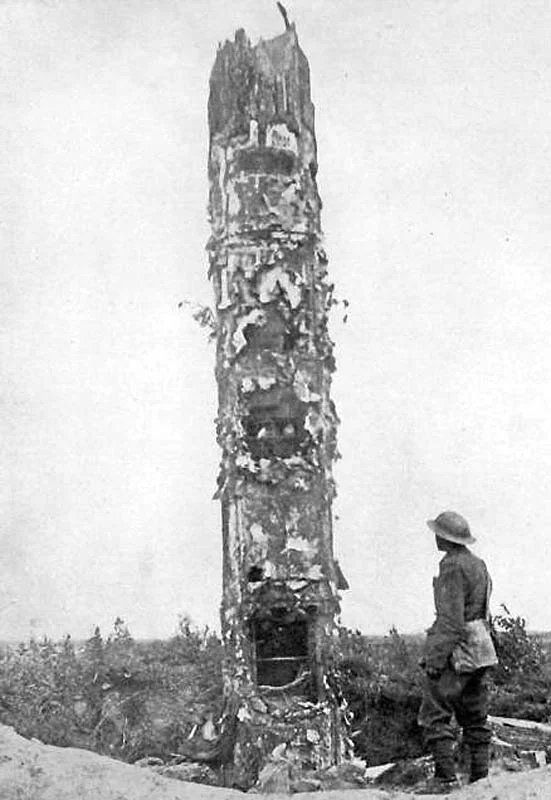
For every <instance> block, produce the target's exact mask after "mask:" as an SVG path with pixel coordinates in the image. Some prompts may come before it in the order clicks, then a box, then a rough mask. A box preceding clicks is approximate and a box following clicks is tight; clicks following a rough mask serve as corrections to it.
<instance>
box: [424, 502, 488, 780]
mask: <svg viewBox="0 0 551 800" xmlns="http://www.w3.org/2000/svg"><path fill="white" fill-rule="evenodd" d="M427 525H428V527H429V528H430V529H431V530H432V531H433V532H434V534H435V540H436V547H437V548H438V550H440V551H441V552H443V553H444V557H443V558H442V560H441V562H440V570H439V574H438V577H436V578H434V579H433V589H434V603H435V607H436V619H435V621H434V623H433V625H432V626H431V627H430V628H429V630H428V631H427V638H426V643H425V649H424V655H423V659H422V661H421V666H422V667H424V670H425V673H426V679H425V692H424V697H423V702H422V704H421V708H420V711H419V720H418V721H419V725H420V726H421V727H422V728H423V730H424V735H425V741H426V744H427V746H428V747H429V749H430V750H431V751H432V754H433V756H434V762H435V774H434V778H433V779H432V780H431V781H429V782H428V784H427V785H425V786H424V787H423V788H422V789H421V790H420V792H419V794H445V793H446V792H448V791H450V789H453V788H454V787H456V786H459V783H458V781H457V777H456V774H455V763H454V738H455V737H454V733H453V729H452V727H451V720H452V716H453V715H454V714H455V717H456V719H457V722H458V724H459V725H460V726H461V728H462V729H463V741H464V743H465V745H466V746H467V748H468V750H469V752H470V782H471V783H472V782H474V781H477V780H479V779H480V778H484V777H486V776H487V775H488V758H489V743H490V739H491V729H490V727H489V725H488V722H487V715H488V690H487V685H486V673H487V667H480V668H475V669H474V670H473V671H471V672H458V671H457V670H456V669H454V668H453V666H452V653H453V652H454V650H455V649H456V647H457V645H458V644H459V643H460V642H462V641H465V630H466V629H465V623H467V622H469V621H471V620H475V619H477V620H480V619H486V618H487V617H488V601H489V596H490V591H491V579H490V576H489V574H488V570H487V568H486V564H485V563H484V561H482V559H480V558H477V557H476V556H475V555H474V554H473V553H471V551H470V550H469V549H468V547H467V545H469V544H473V543H474V542H475V541H476V540H475V539H474V538H473V536H472V535H471V532H470V530H469V525H468V523H467V520H466V519H464V518H463V517H462V516H461V515H460V514H456V513H455V512H454V511H444V512H442V514H439V516H438V517H437V518H436V519H435V520H429V521H428V522H427ZM492 649H493V648H492ZM494 656H495V651H494Z"/></svg>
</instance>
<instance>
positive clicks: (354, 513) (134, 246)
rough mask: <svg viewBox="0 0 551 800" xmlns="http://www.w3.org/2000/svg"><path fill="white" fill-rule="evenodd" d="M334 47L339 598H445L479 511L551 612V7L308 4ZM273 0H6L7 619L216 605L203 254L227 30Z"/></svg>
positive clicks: (322, 109) (329, 122)
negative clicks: (452, 519)
mask: <svg viewBox="0 0 551 800" xmlns="http://www.w3.org/2000/svg"><path fill="white" fill-rule="evenodd" d="M287 9H288V12H289V16H290V18H291V19H292V20H294V21H295V22H296V24H297V29H298V34H299V39H300V42H301V45H302V47H303V49H304V51H305V53H306V55H307V57H308V59H309V61H310V67H311V72H312V92H313V100H314V103H315V105H316V115H317V123H316V124H317V139H318V147H319V164H320V167H319V176H318V180H319V189H320V193H321V196H322V199H323V202H324V210H323V216H322V222H323V228H324V231H325V238H326V249H327V251H328V255H329V258H330V271H331V275H332V278H333V280H334V281H335V283H336V289H337V295H338V296H340V297H341V298H347V299H349V300H350V302H351V307H350V310H349V319H348V322H347V323H346V324H343V323H342V320H341V318H340V316H339V315H336V316H335V319H334V320H333V326H332V335H333V338H334V339H335V341H336V356H337V372H336V374H335V379H334V390H333V397H334V399H335V402H336V404H337V409H338V412H339V415H340V417H341V419H342V424H341V427H340V433H339V441H340V450H341V453H342V460H341V461H340V462H339V463H338V464H337V466H336V469H335V474H336V479H337V482H338V491H339V495H338V499H337V502H336V503H335V506H334V510H335V514H336V515H337V517H338V519H337V520H336V523H335V550H336V555H337V557H338V558H339V560H340V562H341V566H342V568H343V571H344V573H345V575H346V576H347V578H348V580H349V583H350V586H351V588H350V590H349V591H348V592H346V593H345V596H344V598H343V622H344V623H345V624H348V625H351V626H354V627H359V628H361V629H362V630H363V631H364V632H366V633H385V632H386V631H387V630H388V629H389V628H390V626H391V625H396V626H397V627H398V629H399V630H401V631H404V632H409V631H419V630H421V629H422V628H424V627H426V626H428V625H429V624H430V622H431V619H432V596H431V591H432V589H431V577H432V575H433V574H434V573H435V571H436V569H437V564H438V555H437V553H436V551H435V549H434V544H433V539H432V535H431V533H430V532H429V531H428V529H427V528H426V526H425V520H426V519H428V518H429V517H434V516H435V515H436V514H438V513H439V511H441V510H443V509H444V508H451V509H454V510H456V511H459V512H461V513H463V514H464V515H465V516H466V517H467V518H468V520H469V521H470V523H471V528H472V530H473V533H474V535H475V536H477V537H478V539H479V543H478V545H477V546H476V547H475V551H476V552H477V553H478V554H480V555H482V556H483V557H484V558H485V559H486V561H487V563H488V566H489V568H490V571H491V573H492V575H493V578H494V587H495V590H494V599H493V607H494V610H498V608H499V604H500V603H501V602H505V603H507V605H508V606H509V607H510V609H511V611H513V613H515V614H521V615H522V616H524V617H526V618H527V620H528V624H529V626H530V627H532V628H539V629H550V628H551V603H550V602H549V599H548V598H549V589H548V587H549V584H550V578H551V569H550V561H551V535H550V532H551V499H550V498H551V413H550V412H549V406H550V405H551V359H550V358H549V349H550V344H551V314H550V313H549V312H550V308H551V271H550V269H549V262H550V254H551V225H550V224H549V221H550V212H551V166H550V164H551V146H550V142H551V135H550V123H551V50H550V48H549V32H550V30H551V5H550V4H549V3H548V2H547V0H545V2H544V0H534V1H533V2H531V3H528V4H527V3H525V2H520V0H507V2H503V0H499V1H498V0H494V1H493V2H491V1H490V0H484V1H483V0H416V2H407V0H361V2H360V1H359V0H358V1H356V0H354V2H343V0H317V1H314V2H312V0H287ZM239 27H244V28H245V29H246V31H247V33H248V34H249V35H250V37H251V38H252V39H253V41H256V40H257V39H258V38H259V37H260V36H263V37H264V38H271V37H272V36H274V35H277V34H278V33H280V32H281V31H282V30H283V21H282V19H281V17H280V15H279V14H278V12H277V9H276V7H275V2H271V1H270V2H269V1H268V0H234V1H233V2H232V3H228V2H225V0H224V2H223V1H222V0H43V2H33V0H17V2H13V1H12V0H3V2H1V3H0V75H1V78H0V81H1V83H0V137H1V140H0V148H1V153H2V157H1V159H0V249H1V257H2V262H1V263H2V267H1V273H0V277H1V294H0V303H1V308H0V365H1V369H2V387H1V388H2V395H1V406H0V435H1V447H0V455H1V465H0V470H1V472H0V496H1V502H2V533H1V536H2V546H1V551H0V552H1V565H0V567H1V576H0V639H5V638H14V637H15V638H19V637H21V638H24V637H26V636H28V635H29V634H30V633H31V632H34V633H35V634H38V635H40V634H42V633H46V634H49V635H52V636H56V637H57V636H60V635H62V634H64V633H71V634H73V635H74V636H75V637H82V636H88V635H90V634H91V632H92V630H93V627H94V625H95V624H99V625H101V626H102V628H103V629H104V631H106V632H107V631H108V629H109V628H110V626H111V624H112V622H113V620H114V618H115V617H116V616H117V615H119V616H122V617H123V618H124V619H125V620H126V621H127V623H128V625H129V626H130V629H131V631H132V632H133V633H134V634H135V635H136V636H166V635H169V634H170V633H172V632H173V631H174V629H175V626H176V622H177V617H178V614H180V613H187V614H189V615H191V617H192V618H193V619H194V621H195V622H196V623H197V624H209V625H211V626H214V627H217V626H218V608H219V602H220V591H221V531H220V513H219V503H218V502H217V501H213V500H212V495H213V493H214V490H215V480H216V474H217V470H218V460H219V451H218V448H217V445H216V443H215V435H214V421H213V420H214V417H215V415H216V387H215V382H214V374H213V372H214V357H215V352H214V347H213V346H212V345H209V344H208V343H207V341H206V335H205V332H204V331H203V330H202V329H200V328H199V327H198V326H197V324H196V323H195V322H194V321H193V320H192V319H191V317H190V315H189V313H188V312H186V311H185V310H181V309H178V303H179V301H181V300H183V299H186V300H190V301H196V302H200V303H211V299H212V294H211V287H210V285H209V283H208V281H207V277H206V272H207V261H206V254H205V252H204V246H205V243H206V241H207V238H208V236H209V228H208V225H207V218H206V203H207V191H208V184H207V169H206V167H207V148H208V131H207V124H206V106H207V98H208V78H209V73H210V69H211V66H212V63H213V60H214V57H215V53H216V48H217V45H218V42H219V41H223V40H224V39H226V38H231V37H233V33H234V31H235V30H236V29H237V28H239Z"/></svg>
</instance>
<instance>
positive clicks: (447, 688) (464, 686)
mask: <svg viewBox="0 0 551 800" xmlns="http://www.w3.org/2000/svg"><path fill="white" fill-rule="evenodd" d="M486 672H487V670H486V669H479V670H477V671H476V672H472V673H469V674H463V675H458V674H457V673H456V672H454V671H453V670H452V669H446V670H445V671H444V672H443V673H442V675H441V676H440V677H439V678H429V677H428V676H427V677H426V684H425V691H424V696H423V701H422V703H421V708H420V710H419V717H418V722H419V725H420V726H421V727H422V728H423V729H424V735H425V741H426V743H427V745H429V746H432V745H433V744H434V742H436V741H438V740H442V739H454V738H455V737H454V733H453V729H452V726H451V721H452V717H453V715H454V714H455V718H456V719H457V722H458V724H459V725H460V726H461V728H462V729H463V740H464V742H465V744H466V745H468V746H469V747H470V748H476V746H477V745H487V744H488V743H489V742H490V739H491V738H492V732H491V728H490V726H489V724H488V721H487V717H488V687H487V677H486Z"/></svg>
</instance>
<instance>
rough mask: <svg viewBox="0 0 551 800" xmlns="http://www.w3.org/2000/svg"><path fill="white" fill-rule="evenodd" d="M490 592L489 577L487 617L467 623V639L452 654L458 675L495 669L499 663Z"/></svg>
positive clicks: (452, 662) (452, 660) (454, 667)
mask: <svg viewBox="0 0 551 800" xmlns="http://www.w3.org/2000/svg"><path fill="white" fill-rule="evenodd" d="M490 592H491V583H490V577H489V576H488V583H487V587H486V609H485V616H484V618H483V619H473V620H471V621H470V622H466V623H465V628H464V630H465V637H464V639H463V640H462V641H461V642H459V644H457V645H456V646H455V648H454V651H453V653H452V654H451V664H452V667H453V669H454V671H455V672H457V673H466V672H467V673H468V672H475V671H476V670H477V669H482V667H495V665H496V664H497V663H498V659H497V655H496V651H495V647H494V643H493V641H492V636H491V633H490V611H489V606H490Z"/></svg>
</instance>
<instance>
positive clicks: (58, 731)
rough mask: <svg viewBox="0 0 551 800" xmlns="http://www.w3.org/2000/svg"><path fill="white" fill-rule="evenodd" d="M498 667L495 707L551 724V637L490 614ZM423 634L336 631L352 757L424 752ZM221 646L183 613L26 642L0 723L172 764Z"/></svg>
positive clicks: (195, 719) (195, 720)
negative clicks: (175, 618) (137, 632)
mask: <svg viewBox="0 0 551 800" xmlns="http://www.w3.org/2000/svg"><path fill="white" fill-rule="evenodd" d="M494 626H495V635H496V642H497V646H498V649H499V655H500V665H499V667H498V668H496V669H495V670H494V671H493V676H492V685H491V710H492V713H493V714H496V715H502V716H512V717H520V718H526V719H532V720H537V721H551V657H550V654H551V642H550V641H549V640H546V639H545V637H543V636H536V635H533V634H531V633H529V632H528V631H527V630H526V623H525V620H524V619H523V618H522V617H515V616H513V615H512V614H511V613H510V612H509V611H508V609H507V608H505V607H502V610H501V613H500V614H499V615H497V616H496V617H495V619H494ZM421 648H422V637H413V636H401V635H400V634H399V633H398V632H397V631H396V630H394V629H393V630H391V631H390V633H389V635H388V636H386V637H376V638H374V637H369V636H365V635H363V634H362V633H361V632H360V631H350V630H348V629H345V628H342V629H341V630H340V635H339V639H338V644H337V648H336V650H337V652H336V659H335V665H334V671H333V683H334V687H335V689H336V690H337V692H338V693H339V695H340V697H341V700H342V701H343V703H345V704H346V706H347V709H348V712H349V716H350V720H351V733H352V737H353V741H354V746H355V751H356V754H357V755H358V756H360V757H362V758H364V759H365V760H366V761H367V763H368V764H380V763H384V762H387V761H393V760H397V759H401V758H410V757H415V756H418V755H420V754H421V753H422V752H423V746H422V741H421V737H420V732H419V729H418V727H417V721H416V718H417V711H418V708H419V704H420V702H421V693H422V680H423V675H422V672H421V670H420V668H419V666H418V661H419V658H420V654H421ZM221 665H222V645H221V643H220V641H219V639H218V637H217V636H216V634H214V633H213V632H212V631H210V630H209V629H208V628H205V629H199V628H196V627H194V626H193V625H192V624H191V623H190V621H189V619H188V618H186V617H182V618H181V619H180V622H179V625H178V629H177V631H176V633H175V634H174V636H172V637H171V638H170V639H168V640H164V641H149V642H143V641H136V640H134V639H133V637H132V635H131V633H130V631H129V630H128V628H127V627H126V625H125V624H124V622H123V620H121V619H117V620H116V621H115V624H114V626H113V630H112V631H111V632H110V633H109V634H108V635H107V637H105V638H104V637H103V636H102V634H101V631H100V630H99V629H96V630H95V632H94V635H93V636H92V637H91V638H90V639H88V641H86V642H84V643H82V644H80V645H78V646H75V644H74V642H73V641H72V640H71V638H70V637H67V638H65V639H63V640H62V641H60V642H53V641H51V640H49V639H43V640H41V641H38V640H34V639H33V640H31V641H29V642H27V643H25V644H20V645H19V646H17V647H7V648H4V650H3V651H2V653H0V722H2V723H3V724H6V725H11V726H13V727H14V728H15V730H16V731H17V732H18V733H20V734H22V735H23V736H26V737H28V738H33V737H34V738H37V739H40V740H41V741H43V742H45V743H48V744H55V745H60V746H73V747H83V748H87V749H90V750H95V751H96V752H100V753H106V754H109V755H112V756H114V757H116V758H120V759H123V760H125V761H130V762H134V761H136V760H137V759H139V758H142V757H144V756H157V757H160V758H163V759H165V760H166V759H169V758H170V757H171V755H173V754H175V753H178V752H179V751H181V750H182V747H183V746H185V744H186V743H187V742H188V741H189V739H190V737H193V736H194V735H196V734H200V733H201V732H203V733H205V734H206V735H211V736H212V735H213V731H214V728H213V720H214V721H216V719H217V718H218V716H219V714H220V712H221V709H222V681H221Z"/></svg>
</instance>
